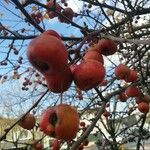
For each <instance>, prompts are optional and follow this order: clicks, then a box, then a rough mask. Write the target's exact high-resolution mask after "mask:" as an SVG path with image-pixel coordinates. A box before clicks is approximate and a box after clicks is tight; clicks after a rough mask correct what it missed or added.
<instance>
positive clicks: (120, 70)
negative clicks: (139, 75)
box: [115, 64, 130, 79]
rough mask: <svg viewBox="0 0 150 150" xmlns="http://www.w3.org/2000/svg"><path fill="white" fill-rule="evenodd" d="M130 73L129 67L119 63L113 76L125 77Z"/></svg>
mask: <svg viewBox="0 0 150 150" xmlns="http://www.w3.org/2000/svg"><path fill="white" fill-rule="evenodd" d="M129 74H130V69H129V68H128V66H126V65H124V64H119V65H118V66H117V67H116V68H115V76H116V78H117V79H125V78H126V77H127V76H128V75H129Z"/></svg>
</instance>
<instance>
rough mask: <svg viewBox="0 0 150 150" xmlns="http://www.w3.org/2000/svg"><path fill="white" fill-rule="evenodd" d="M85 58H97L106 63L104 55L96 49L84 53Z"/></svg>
mask: <svg viewBox="0 0 150 150" xmlns="http://www.w3.org/2000/svg"><path fill="white" fill-rule="evenodd" d="M83 59H84V60H89V59H92V60H97V61H99V62H101V63H102V64H104V59H103V56H102V55H101V54H99V53H98V52H97V51H94V50H89V51H87V52H86V54H85V55H84V57H83Z"/></svg>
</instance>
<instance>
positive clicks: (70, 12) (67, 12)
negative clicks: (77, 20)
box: [58, 7, 74, 23]
mask: <svg viewBox="0 0 150 150" xmlns="http://www.w3.org/2000/svg"><path fill="white" fill-rule="evenodd" d="M62 15H64V16H65V17H67V18H68V19H69V20H67V19H66V18H65V17H63V16H59V17H58V19H59V20H60V22H65V23H70V21H72V19H73V17H74V11H73V10H72V9H71V8H70V7H67V8H64V10H63V11H62Z"/></svg>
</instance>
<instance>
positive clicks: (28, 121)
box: [18, 114, 36, 130]
mask: <svg viewBox="0 0 150 150" xmlns="http://www.w3.org/2000/svg"><path fill="white" fill-rule="evenodd" d="M35 122H36V120H35V117H34V115H33V114H27V115H26V116H25V117H23V118H22V119H21V120H20V121H19V122H18V125H20V126H21V127H22V128H24V129H27V130H31V129H33V127H34V126H35Z"/></svg>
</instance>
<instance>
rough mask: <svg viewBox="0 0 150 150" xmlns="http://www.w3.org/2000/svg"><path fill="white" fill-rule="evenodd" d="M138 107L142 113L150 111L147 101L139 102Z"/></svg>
mask: <svg viewBox="0 0 150 150" xmlns="http://www.w3.org/2000/svg"><path fill="white" fill-rule="evenodd" d="M137 108H138V110H139V111H140V112H142V113H148V112H149V104H147V103H145V102H141V103H139V104H138V106H137Z"/></svg>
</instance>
